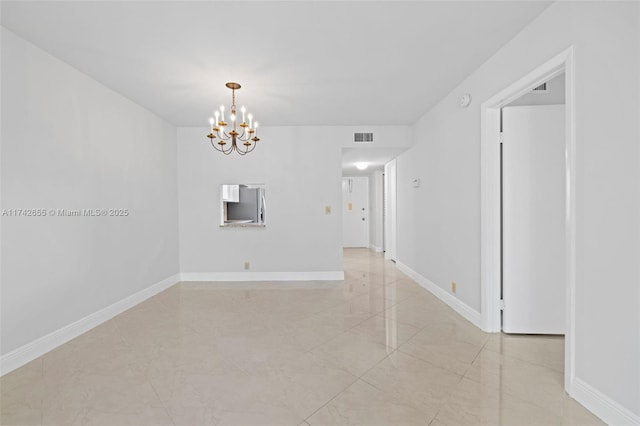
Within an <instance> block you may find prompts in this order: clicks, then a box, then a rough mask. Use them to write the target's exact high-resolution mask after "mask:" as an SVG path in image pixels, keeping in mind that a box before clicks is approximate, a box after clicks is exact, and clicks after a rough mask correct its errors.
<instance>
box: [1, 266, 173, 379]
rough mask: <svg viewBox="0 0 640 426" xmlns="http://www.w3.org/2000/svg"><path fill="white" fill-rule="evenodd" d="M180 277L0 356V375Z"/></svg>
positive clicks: (116, 313)
mask: <svg viewBox="0 0 640 426" xmlns="http://www.w3.org/2000/svg"><path fill="white" fill-rule="evenodd" d="M179 278H180V276H179V274H175V275H172V276H170V277H169V278H165V279H164V280H162V281H160V282H157V283H155V284H153V285H151V286H149V287H147V288H145V289H143V290H140V291H139V292H137V293H134V294H132V295H131V296H129V297H127V298H125V299H122V300H120V301H118V302H116V303H114V304H112V305H109V306H107V307H105V308H103V309H100V310H99V311H97V312H94V313H92V314H90V315H87V316H86V317H84V318H81V319H79V320H78V321H76V322H74V323H71V324H69V325H66V326H64V327H62V328H60V329H58V330H56V331H53V332H51V333H49V334H47V335H46V336H43V337H40V338H39V339H36V340H34V341H33V342H30V343H27V344H26V345H24V346H21V347H19V348H17V349H14V350H13V351H11V352H9V353H7V354H5V355H2V356H1V357H0V375H5V374H7V373H9V372H11V371H13V370H15V369H16V368H19V367H21V366H23V365H25V364H27V363H28V362H31V361H33V360H34V359H36V358H38V357H40V356H42V355H44V354H46V353H47V352H49V351H51V350H53V349H55V348H57V347H58V346H60V345H62V344H64V343H67V342H68V341H70V340H71V339H75V338H76V337H78V336H79V335H81V334H83V333H86V332H87V331H89V330H91V329H92V328H94V327H96V326H98V325H100V324H102V323H103V322H106V321H108V320H110V319H111V318H113V317H115V316H116V315H118V314H120V313H122V312H124V311H126V310H127V309H130V308H132V307H134V306H135V305H137V304H139V303H141V302H144V301H145V300H147V299H148V298H150V297H152V296H154V295H156V294H158V293H160V292H161V291H163V290H166V289H167V288H169V287H171V286H172V285H174V284H176V283H177V282H179Z"/></svg>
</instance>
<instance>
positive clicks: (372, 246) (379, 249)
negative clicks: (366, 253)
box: [369, 244, 382, 253]
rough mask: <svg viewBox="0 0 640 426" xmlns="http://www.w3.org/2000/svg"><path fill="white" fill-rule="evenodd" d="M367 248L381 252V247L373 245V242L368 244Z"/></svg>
mask: <svg viewBox="0 0 640 426" xmlns="http://www.w3.org/2000/svg"><path fill="white" fill-rule="evenodd" d="M369 248H370V249H371V250H373V251H375V252H376V253H381V252H382V247H378V246H374V245H373V244H369Z"/></svg>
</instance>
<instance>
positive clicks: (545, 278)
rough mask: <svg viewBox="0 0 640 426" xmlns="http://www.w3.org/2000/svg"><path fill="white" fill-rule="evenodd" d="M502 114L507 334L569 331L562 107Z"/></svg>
mask: <svg viewBox="0 0 640 426" xmlns="http://www.w3.org/2000/svg"><path fill="white" fill-rule="evenodd" d="M502 117H503V121H502V123H503V125H502V126H503V127H502V128H503V145H502V170H503V172H502V173H503V174H502V182H503V183H502V203H503V207H502V221H503V231H502V239H503V242H502V250H503V252H502V272H503V276H502V277H503V278H502V291H503V294H502V295H503V300H504V312H503V317H502V329H503V331H504V332H506V333H527V334H564V330H565V309H566V307H565V306H566V305H565V292H566V285H565V259H564V246H565V223H564V211H565V177H564V176H565V175H564V172H565V155H564V147H565V143H564V135H565V132H564V105H549V106H518V107H506V108H504V109H503V114H502Z"/></svg>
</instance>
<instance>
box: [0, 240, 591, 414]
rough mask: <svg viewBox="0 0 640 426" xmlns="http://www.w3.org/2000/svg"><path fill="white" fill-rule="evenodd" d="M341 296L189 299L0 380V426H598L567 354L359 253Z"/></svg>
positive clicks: (278, 286)
mask: <svg viewBox="0 0 640 426" xmlns="http://www.w3.org/2000/svg"><path fill="white" fill-rule="evenodd" d="M344 263H345V271H346V279H345V280H344V281H341V282H298V283H269V282H261V283H226V284H224V283H183V284H178V285H176V286H174V287H172V288H170V289H168V290H166V291H164V292H163V293H161V294H159V295H157V296H155V297H153V298H151V299H149V300H148V301H146V302H144V303H142V304H140V305H138V306H136V307H135V308H133V309H131V310H129V311H127V312H125V313H123V314H121V315H118V316H117V317H115V318H114V319H113V320H111V321H109V322H107V323H105V324H103V325H101V326H99V327H97V328H95V329H93V330H91V331H90V332H88V333H86V334H84V335H82V336H80V337H78V338H77V339H74V340H73V341H71V342H69V343H67V344H65V345H63V346H61V347H59V348H57V349H55V350H53V351H51V352H49V353H48V354H46V355H44V356H42V357H40V358H38V359H36V360H35V361H33V362H31V363H29V364H28V365H25V366H24V367H22V368H20V369H18V370H16V371H14V372H12V373H9V374H7V375H5V376H4V377H2V378H1V379H0V392H1V398H2V410H1V417H0V423H1V424H3V425H10V424H15V425H36V424H43V425H63V424H73V425H76V424H81V425H113V426H116V425H253V424H260V425H293V426H296V425H312V426H315V425H432V426H442V425H561V424H562V425H565V424H566V425H592V424H601V422H600V421H599V420H598V419H597V418H596V417H594V416H593V415H592V414H590V413H589V412H588V411H587V410H586V409H584V408H583V407H582V406H581V405H580V404H578V403H577V402H575V401H574V400H572V399H571V398H569V397H568V396H567V395H566V394H565V393H564V391H563V387H562V381H563V374H562V368H563V356H564V354H563V340H562V339H561V338H558V337H530V336H506V335H499V334H493V335H489V334H485V333H483V332H481V331H480V330H478V329H477V328H476V327H474V326H473V325H471V324H470V323H468V322H467V321H465V320H464V319H463V318H461V317H460V316H458V315H457V314H456V313H455V312H453V311H452V310H451V309H449V308H448V307H447V306H446V305H444V304H443V303H442V302H440V301H439V300H438V299H436V298H435V297H434V296H432V295H431V294H430V293H428V292H427V291H425V290H423V289H422V288H421V287H419V286H418V285H417V284H416V283H414V282H413V281H412V280H410V279H409V278H408V277H407V276H405V275H403V274H402V273H400V272H399V271H398V270H397V269H396V268H395V266H394V265H393V263H390V262H388V261H385V260H384V259H383V257H382V256H381V255H380V254H376V253H373V252H370V251H368V250H365V249H351V250H346V251H345V262H344Z"/></svg>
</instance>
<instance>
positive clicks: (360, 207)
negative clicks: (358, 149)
mask: <svg viewBox="0 0 640 426" xmlns="http://www.w3.org/2000/svg"><path fill="white" fill-rule="evenodd" d="M368 218H369V179H368V178H367V177H349V178H343V179H342V245H343V246H344V247H369V219H368Z"/></svg>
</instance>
